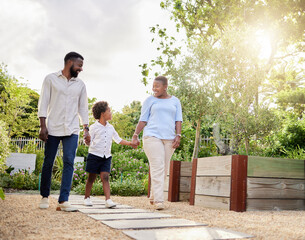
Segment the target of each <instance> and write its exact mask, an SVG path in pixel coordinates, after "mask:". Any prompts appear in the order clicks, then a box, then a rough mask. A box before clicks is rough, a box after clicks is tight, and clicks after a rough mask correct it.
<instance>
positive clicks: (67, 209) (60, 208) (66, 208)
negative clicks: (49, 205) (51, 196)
mask: <svg viewBox="0 0 305 240" xmlns="http://www.w3.org/2000/svg"><path fill="white" fill-rule="evenodd" d="M56 211H65V212H77V211H78V209H77V208H76V207H72V205H71V204H70V203H69V202H63V203H58V205H57V208H56Z"/></svg>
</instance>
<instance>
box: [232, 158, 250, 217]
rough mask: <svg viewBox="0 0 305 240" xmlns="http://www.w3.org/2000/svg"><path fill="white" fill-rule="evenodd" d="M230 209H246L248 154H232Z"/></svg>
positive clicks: (242, 210)
mask: <svg viewBox="0 0 305 240" xmlns="http://www.w3.org/2000/svg"><path fill="white" fill-rule="evenodd" d="M231 166H232V168H231V193H230V210H232V211H236V212H244V211H246V200H247V166H248V156H246V155H232V165H231Z"/></svg>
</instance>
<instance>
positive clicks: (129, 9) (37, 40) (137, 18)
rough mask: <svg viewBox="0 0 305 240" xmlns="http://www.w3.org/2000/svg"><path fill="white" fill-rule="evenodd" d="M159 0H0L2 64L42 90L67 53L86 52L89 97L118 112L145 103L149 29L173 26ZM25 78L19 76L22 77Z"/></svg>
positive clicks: (151, 51)
mask: <svg viewBox="0 0 305 240" xmlns="http://www.w3.org/2000/svg"><path fill="white" fill-rule="evenodd" d="M159 3H160V1H158V0H64V1H63V0H0V5H1V14H0V34H1V37H0V62H3V63H5V64H6V65H7V66H8V71H9V73H10V75H13V76H15V77H16V78H17V79H19V80H20V81H21V82H27V83H28V87H30V88H32V89H35V90H37V92H38V93H40V89H41V85H42V81H43V79H44V77H45V76H46V75H47V74H49V73H52V72H56V71H58V70H61V69H62V68H63V58H64V56H65V54H66V53H68V52H70V51H76V52H78V53H80V54H81V55H83V56H84V58H85V61H84V71H83V72H81V73H80V74H79V77H80V78H81V79H82V80H83V81H84V82H85V83H86V86H87V92H88V97H90V98H92V97H96V98H97V99H98V100H106V101H108V102H109V104H110V106H112V107H113V109H114V110H116V111H120V110H121V109H122V107H123V106H124V105H128V104H130V103H131V102H132V101H133V100H138V101H141V102H143V101H144V99H145V98H146V97H147V96H148V94H147V91H151V85H150V86H148V87H145V86H144V85H143V84H142V83H141V71H140V70H141V69H140V68H139V67H138V65H139V64H142V63H144V62H148V61H149V60H150V59H153V58H154V57H155V56H157V55H158V52H157V51H156V50H155V48H156V47H155V45H154V44H152V43H151V38H152V37H153V35H152V34H151V33H150V31H149V27H151V26H155V25H156V24H160V25H161V26H162V27H167V28H169V29H172V31H173V29H174V23H173V22H171V21H170V20H169V13H168V12H167V11H164V10H162V9H161V8H160V6H159ZM22 78H23V79H22Z"/></svg>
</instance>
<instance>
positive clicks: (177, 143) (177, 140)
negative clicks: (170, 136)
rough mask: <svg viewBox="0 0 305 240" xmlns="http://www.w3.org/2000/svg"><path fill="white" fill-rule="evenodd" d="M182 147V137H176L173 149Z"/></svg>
mask: <svg viewBox="0 0 305 240" xmlns="http://www.w3.org/2000/svg"><path fill="white" fill-rule="evenodd" d="M179 146H180V136H176V137H175V139H174V142H173V148H178V147H179Z"/></svg>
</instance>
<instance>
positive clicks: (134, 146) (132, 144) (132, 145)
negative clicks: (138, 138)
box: [130, 142, 138, 149]
mask: <svg viewBox="0 0 305 240" xmlns="http://www.w3.org/2000/svg"><path fill="white" fill-rule="evenodd" d="M130 146H131V147H132V148H133V149H137V148H138V145H137V144H134V143H133V142H130Z"/></svg>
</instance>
